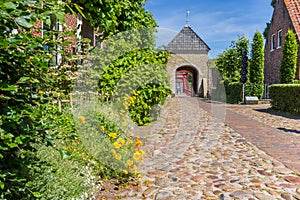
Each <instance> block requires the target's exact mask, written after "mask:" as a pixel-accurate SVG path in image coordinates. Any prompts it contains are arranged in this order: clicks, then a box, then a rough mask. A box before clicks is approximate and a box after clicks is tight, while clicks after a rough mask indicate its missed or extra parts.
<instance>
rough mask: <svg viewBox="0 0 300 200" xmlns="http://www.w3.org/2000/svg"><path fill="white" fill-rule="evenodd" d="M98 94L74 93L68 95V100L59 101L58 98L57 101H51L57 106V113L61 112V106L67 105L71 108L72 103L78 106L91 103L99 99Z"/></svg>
mask: <svg viewBox="0 0 300 200" xmlns="http://www.w3.org/2000/svg"><path fill="white" fill-rule="evenodd" d="M99 97H100V94H99V93H98V92H74V93H70V98H69V99H61V98H60V97H58V99H57V100H54V101H52V103H53V104H58V108H59V111H60V112H61V111H62V104H63V103H69V104H70V106H71V108H73V105H74V103H76V102H78V103H79V104H83V103H84V101H91V100H95V99H99Z"/></svg>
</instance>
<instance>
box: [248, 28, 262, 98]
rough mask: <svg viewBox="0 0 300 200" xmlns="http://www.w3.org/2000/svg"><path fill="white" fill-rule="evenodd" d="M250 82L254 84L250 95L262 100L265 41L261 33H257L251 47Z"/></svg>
mask: <svg viewBox="0 0 300 200" xmlns="http://www.w3.org/2000/svg"><path fill="white" fill-rule="evenodd" d="M249 82H250V84H252V91H251V94H250V95H253V96H258V97H259V98H261V96H262V95H263V88H264V85H263V84H264V41H263V36H262V34H261V33H259V32H256V33H255V34H254V37H253V43H252V45H251V62H250V65H249Z"/></svg>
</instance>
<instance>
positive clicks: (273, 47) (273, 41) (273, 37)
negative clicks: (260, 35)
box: [271, 34, 276, 51]
mask: <svg viewBox="0 0 300 200" xmlns="http://www.w3.org/2000/svg"><path fill="white" fill-rule="evenodd" d="M275 38H276V35H275V34H272V36H271V51H274V50H275V46H276V40H275Z"/></svg>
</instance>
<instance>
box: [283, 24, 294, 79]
mask: <svg viewBox="0 0 300 200" xmlns="http://www.w3.org/2000/svg"><path fill="white" fill-rule="evenodd" d="M282 51H283V55H282V60H281V65H280V82H281V83H285V84H290V83H292V82H293V80H295V77H296V69H297V55H298V43H297V37H296V34H295V33H293V31H291V30H289V31H288V33H287V34H286V36H285V40H284V44H283V50H282Z"/></svg>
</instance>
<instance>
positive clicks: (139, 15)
mask: <svg viewBox="0 0 300 200" xmlns="http://www.w3.org/2000/svg"><path fill="white" fill-rule="evenodd" d="M72 2H73V3H76V4H78V5H79V6H80V7H82V8H83V12H84V15H85V17H86V18H87V20H88V21H89V22H90V23H91V25H92V26H93V27H95V28H97V29H98V32H99V33H100V36H99V38H98V39H99V40H100V41H102V40H104V39H105V38H107V37H108V36H111V35H115V34H116V33H119V32H125V31H128V30H132V29H140V28H150V27H152V28H153V27H156V26H157V23H156V21H155V20H154V18H153V16H152V14H151V13H149V12H148V11H146V10H145V8H144V5H145V3H146V0H102V1H99V0H72Z"/></svg>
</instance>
